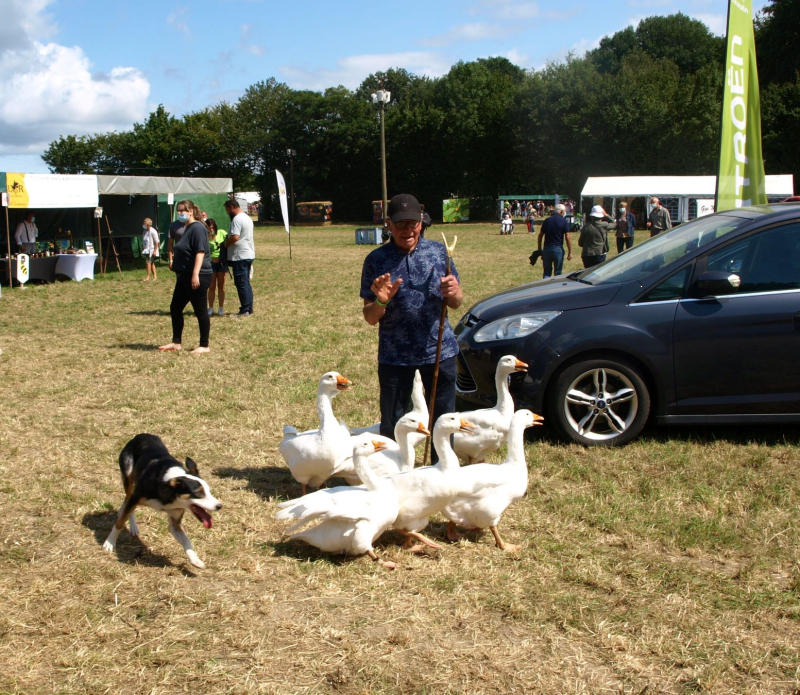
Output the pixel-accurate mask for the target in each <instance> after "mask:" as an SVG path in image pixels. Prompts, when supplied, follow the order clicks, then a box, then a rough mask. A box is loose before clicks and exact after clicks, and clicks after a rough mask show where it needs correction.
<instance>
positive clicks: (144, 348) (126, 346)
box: [113, 343, 158, 352]
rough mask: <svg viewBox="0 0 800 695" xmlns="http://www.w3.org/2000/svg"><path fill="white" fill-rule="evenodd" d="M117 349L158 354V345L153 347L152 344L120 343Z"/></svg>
mask: <svg viewBox="0 0 800 695" xmlns="http://www.w3.org/2000/svg"><path fill="white" fill-rule="evenodd" d="M113 347H115V348H121V349H123V350H139V351H141V352H153V351H156V352H158V345H152V344H150V343H120V344H119V345H114V346H113Z"/></svg>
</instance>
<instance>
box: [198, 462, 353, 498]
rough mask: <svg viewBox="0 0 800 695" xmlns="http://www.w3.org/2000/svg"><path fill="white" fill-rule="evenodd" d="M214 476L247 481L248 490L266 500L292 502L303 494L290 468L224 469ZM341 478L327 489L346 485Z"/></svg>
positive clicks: (312, 490) (218, 469)
mask: <svg viewBox="0 0 800 695" xmlns="http://www.w3.org/2000/svg"><path fill="white" fill-rule="evenodd" d="M213 473H214V475H217V476H219V477H220V478H234V479H235V480H246V481H247V489H248V490H250V491H251V492H254V493H255V494H257V495H258V496H259V497H261V498H262V499H265V500H277V501H279V502H282V501H284V500H292V499H295V498H297V497H300V496H301V495H302V494H303V493H302V492H301V490H300V483H298V482H297V481H296V480H295V479H294V478H292V474H291V473H290V472H289V469H288V468H283V467H280V466H264V467H261V466H259V467H255V466H253V467H249V468H232V467H222V468H215V469H214V470H213ZM346 484H347V483H346V482H345V481H344V480H343V479H341V478H331V479H330V480H328V482H327V484H326V487H336V486H337V485H346ZM314 491H315V488H312V487H310V488H308V492H314Z"/></svg>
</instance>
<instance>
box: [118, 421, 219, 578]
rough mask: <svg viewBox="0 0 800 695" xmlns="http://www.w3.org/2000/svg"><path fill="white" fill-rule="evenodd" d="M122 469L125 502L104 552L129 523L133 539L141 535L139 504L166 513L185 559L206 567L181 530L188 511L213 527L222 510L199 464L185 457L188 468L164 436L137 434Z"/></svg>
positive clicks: (125, 451)
mask: <svg viewBox="0 0 800 695" xmlns="http://www.w3.org/2000/svg"><path fill="white" fill-rule="evenodd" d="M119 470H120V473H122V487H123V488H124V490H125V501H124V502H123V503H122V506H121V507H120V508H119V514H118V515H117V521H116V523H115V524H114V527H113V528H112V529H111V533H110V534H108V539H106V542H105V543H103V550H105V551H106V552H108V553H111V552H113V551H114V548H115V547H116V545H117V538H118V537H119V534H120V531H122V529H123V528H125V522H126V521H129V522H130V531H131V536H134V537H138V536H139V527H138V526H137V525H136V517H135V516H134V511H135V510H136V507H137V506H139V505H142V506H145V507H150V508H152V509H155V510H156V511H160V512H164V513H166V515H167V516H168V517H169V532H170V533H171V534H172V535H173V536H174V537H175V540H176V541H178V543H180V544H181V547H183V549H184V551H185V552H186V557H187V558H188V560H189V562H191V563H192V564H193V565H194V566H195V567H200V568H201V569H202V568H203V567H205V564H204V563H203V561H202V560H201V559H200V558H199V557H197V553H196V552H195V551H194V548H193V547H192V542H191V541H190V540H189V537H188V536H187V535H186V533H185V531H184V530H183V528H182V527H181V519H182V518H183V514H184V512H186V510H187V509H188V510H189V511H190V512H192V514H194V515H195V516H196V517H197V518H198V519H199V520H200V522H201V523H202V524H203V526H205V527H206V528H211V515H210V514H209V512H216V511H218V510H220V509H222V504H221V503H220V501H219V500H218V499H217V498H216V497H214V496H213V495H212V494H211V489H210V488H209V487H208V483H206V481H205V480H203V479H202V478H201V477H200V474H199V473H198V471H197V464H196V463H195V462H194V461H192V459H190V458H188V457H187V458H186V467H185V468H184V466H183V465H182V464H181V462H180V461H178V460H177V459H176V458H174V457H173V456H172V455H171V454H170V453H169V451H167V447H166V446H165V445H164V442H162V441H161V437H158V436H156V435H155V434H137V435H136V436H135V437H134V438H133V439H131V441H129V442H128V443H127V444H126V445H125V448H124V449H123V450H122V452H121V453H120V455H119Z"/></svg>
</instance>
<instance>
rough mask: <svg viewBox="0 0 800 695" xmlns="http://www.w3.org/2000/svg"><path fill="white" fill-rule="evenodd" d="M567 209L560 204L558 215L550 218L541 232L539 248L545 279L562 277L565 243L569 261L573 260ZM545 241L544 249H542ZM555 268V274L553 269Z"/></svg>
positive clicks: (557, 209)
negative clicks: (556, 276) (566, 216)
mask: <svg viewBox="0 0 800 695" xmlns="http://www.w3.org/2000/svg"><path fill="white" fill-rule="evenodd" d="M566 211H567V209H566V208H565V207H564V206H563V205H561V204H560V203H559V204H558V205H556V214H555V215H551V216H550V217H548V218H547V219H546V220H545V221H544V224H543V225H542V229H541V230H540V231H539V239H538V246H539V251H541V252H542V264H543V265H544V277H546V278H549V277H552V276H553V275H561V272H562V268H563V267H564V242H565V241H566V242H567V260H568V261H571V260H572V243H571V242H570V240H569V224H568V223H567V220H566V219H565V218H564V214H565V213H566ZM542 241H544V248H542ZM554 266H555V272H553V267H554Z"/></svg>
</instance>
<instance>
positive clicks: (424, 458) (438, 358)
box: [422, 232, 458, 466]
mask: <svg viewBox="0 0 800 695" xmlns="http://www.w3.org/2000/svg"><path fill="white" fill-rule="evenodd" d="M442 239H443V240H444V247H445V249H447V259H446V260H445V269H446V270H447V272H446V273H445V277H447V276H448V275H450V273H451V271H452V267H453V251H455V249H456V242H457V241H458V237H457V236H454V237H453V243H452V244H448V243H447V237H445V235H444V232H442ZM445 321H447V300H446V299H445V298H444V297H442V315H441V317H440V319H439V338H438V339H437V341H436V361H435V362H434V366H433V385H432V386H431V397H430V403H429V405H428V413H429V416H428V432H433V406H434V403H436V386H437V384H438V383H439V363H440V362H441V361H442V339H443V338H444V323H445ZM429 442H430V437H428V438H427V439H426V440H425V453H424V454H423V455H422V465H423V466H424V465H426V464H427V463H428V444H429Z"/></svg>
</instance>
